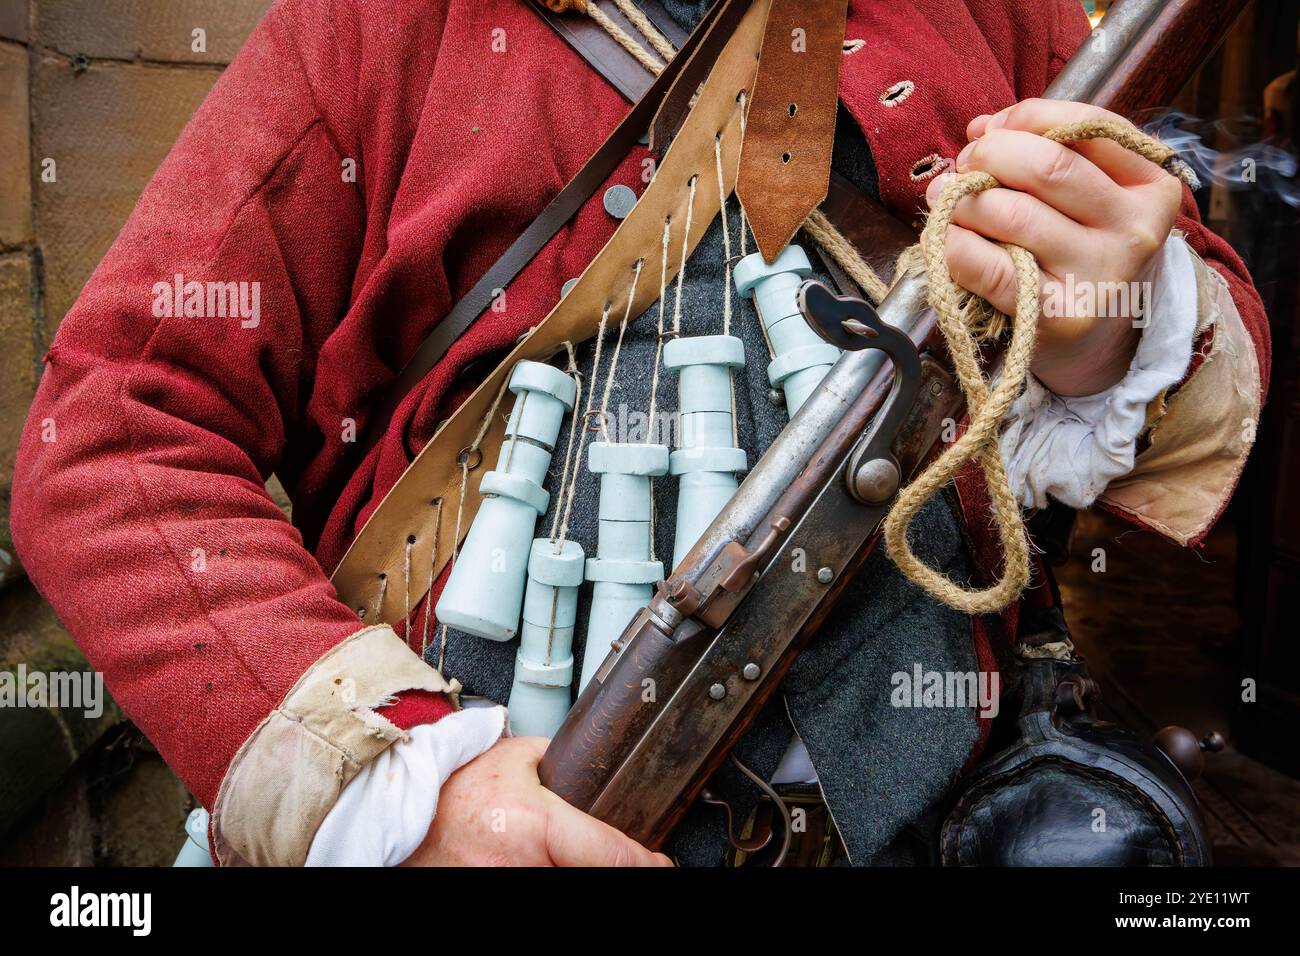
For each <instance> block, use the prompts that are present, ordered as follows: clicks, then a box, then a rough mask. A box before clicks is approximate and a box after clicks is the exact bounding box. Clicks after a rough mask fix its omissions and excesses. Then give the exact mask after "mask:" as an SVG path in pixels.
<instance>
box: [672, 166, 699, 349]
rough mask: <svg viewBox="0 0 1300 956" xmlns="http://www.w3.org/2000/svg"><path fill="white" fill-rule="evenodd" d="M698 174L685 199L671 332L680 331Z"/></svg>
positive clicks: (692, 181)
mask: <svg viewBox="0 0 1300 956" xmlns="http://www.w3.org/2000/svg"><path fill="white" fill-rule="evenodd" d="M698 179H699V177H698V176H692V177H691V180H690V186H691V194H690V196H689V197H687V200H686V225H685V226H684V227H683V228H682V259H681V262H680V263H678V265H677V298H676V299H675V300H674V301H673V334H674V335H681V332H682V284H683V283H684V282H685V280H686V254H687V252H688V251H689V249H690V245H691V217H692V215H693V214H694V212H695V186H696V181H697V180H698Z"/></svg>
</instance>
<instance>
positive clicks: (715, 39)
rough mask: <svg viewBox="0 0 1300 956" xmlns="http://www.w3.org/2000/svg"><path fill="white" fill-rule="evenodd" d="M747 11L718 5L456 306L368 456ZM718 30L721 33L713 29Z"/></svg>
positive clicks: (742, 1) (392, 394) (387, 413)
mask: <svg viewBox="0 0 1300 956" xmlns="http://www.w3.org/2000/svg"><path fill="white" fill-rule="evenodd" d="M749 5H750V0H727V2H723V3H718V4H717V5H716V7H715V9H714V10H711V11H710V12H709V14H708V15H707V16H706V17H705V18H704V20H702V21H701V23H700V25H699V27H697V28H696V30H695V31H694V32H693V33H692V34H691V36H690V37H689V38H688V39H687V40H686V43H685V45H684V46H683V47H682V49H681V52H680V53H679V54H678V55H677V56H676V57H674V58H673V61H672V62H671V63H669V64H668V66H667V68H665V69H664V71H663V72H662V73H660V74H659V76H658V77H656V78H655V79H654V80H653V81H652V82H651V83H650V86H649V89H647V90H646V91H645V95H644V96H642V97H641V99H640V100H638V101H637V103H636V105H634V106H633V107H632V110H631V112H629V113H628V114H627V117H626V118H625V119H624V120H623V121H622V122H621V123H619V124H618V126H617V127H616V128H615V130H614V132H612V133H610V134H609V137H608V138H607V139H606V140H605V142H604V143H602V144H601V147H600V149H598V150H596V152H595V154H594V155H593V156H592V157H591V159H589V160H588V161H587V163H586V165H584V166H583V167H582V169H580V170H579V171H578V173H577V175H575V176H574V177H573V179H571V180H570V181H569V183H568V185H566V186H565V187H564V189H563V190H562V191H561V192H560V194H559V195H558V196H556V197H555V199H553V200H552V201H551V204H550V205H549V206H547V207H546V209H544V210H543V211H542V214H541V215H540V216H538V217H537V218H536V219H534V220H533V221H532V223H530V224H529V226H528V228H527V229H525V230H524V231H523V233H522V234H520V236H519V238H518V239H516V240H515V241H514V242H513V243H512V244H511V245H510V248H509V249H507V250H506V251H505V253H503V254H502V256H501V258H500V259H498V260H497V261H496V262H494V263H493V264H492V265H491V266H490V267H489V268H488V270H487V272H485V273H483V275H482V277H481V278H480V279H479V280H478V282H476V283H474V286H473V288H471V289H470V290H469V292H467V293H466V294H465V296H464V298H462V299H461V300H460V301H459V302H457V303H456V304H455V305H454V306H452V308H451V311H450V312H448V313H447V315H446V316H445V317H444V318H443V320H442V321H441V322H439V323H438V324H437V325H436V326H434V328H433V331H432V332H430V333H429V335H428V336H427V337H426V338H425V340H424V341H423V342H421V343H420V347H419V348H418V349H416V350H415V354H414V355H412V356H411V358H410V359H409V360H408V361H407V363H406V365H405V366H404V367H403V368H402V371H401V373H400V374H399V375H398V377H397V381H395V382H394V383H393V384H392V385H391V386H390V387H389V389H388V392H387V393H386V394H385V396H384V400H383V401H382V402H381V403H380V404H379V406H378V407H377V408H376V409H375V411H374V412H372V413H371V415H370V417H369V419H368V420H367V422H366V428H365V432H364V433H363V435H362V438H361V440H360V441H359V442H358V443H357V447H358V449H359V451H360V454H361V455H362V456H364V455H365V454H366V453H368V452H369V451H370V449H371V448H373V447H374V446H375V444H376V443H377V442H378V441H379V438H380V437H381V436H382V435H383V433H384V431H385V430H386V429H387V428H388V424H389V422H390V421H391V420H392V418H393V413H394V412H396V411H397V406H398V405H399V404H401V402H402V399H404V398H405V397H406V396H407V395H408V394H409V393H410V392H411V390H412V389H413V388H415V386H416V385H418V384H419V383H420V382H421V381H423V379H424V377H425V376H426V375H427V374H429V371H430V370H431V369H432V368H433V367H434V366H435V365H436V364H437V363H438V362H439V360H441V359H442V357H443V356H444V355H446V354H447V350H448V349H449V348H451V346H452V343H454V342H455V341H456V340H457V339H458V338H460V336H461V335H462V333H464V331H465V330H466V329H467V328H469V327H470V324H471V323H472V322H473V321H474V320H475V319H476V318H478V317H479V315H481V314H482V313H483V312H484V311H485V310H486V309H487V308H488V306H490V305H491V304H492V298H493V296H494V295H495V293H496V290H498V289H504V288H505V287H506V286H507V285H509V283H510V282H511V281H512V280H513V279H514V278H515V277H516V276H517V275H519V273H520V272H522V271H523V270H524V267H525V266H527V265H528V263H530V262H532V260H533V258H534V257H535V256H536V255H537V253H538V252H540V251H541V250H542V247H543V246H545V245H546V244H547V243H548V242H550V241H551V239H552V238H553V237H554V236H555V234H556V233H557V232H559V231H560V229H561V228H563V226H564V224H565V223H567V222H568V221H569V220H570V219H571V218H573V215H574V214H575V213H576V212H577V211H578V210H579V209H580V208H581V207H582V205H583V203H585V202H586V201H587V200H588V199H590V198H591V195H592V193H594V192H595V191H596V190H597V189H598V188H599V187H600V185H601V184H602V183H603V182H605V180H606V179H608V178H609V176H610V174H611V173H613V171H614V169H615V167H617V166H618V164H619V163H620V162H622V161H623V159H624V158H625V157H626V156H627V154H628V153H629V152H630V151H631V149H632V147H633V146H635V145H636V143H637V140H639V139H640V138H641V137H642V135H644V134H645V132H646V131H647V130H648V129H649V127H650V124H651V121H652V120H653V119H654V117H655V116H656V114H657V113H658V112H659V108H660V105H661V104H662V103H663V102H664V101H665V98H666V96H667V94H668V92H669V90H670V89H672V88H673V85H674V83H675V81H676V80H677V79H678V78H679V77H680V78H681V79H682V82H683V84H684V85H686V86H688V87H689V88H690V89H692V90H694V89H695V88H696V87H697V86H698V85H699V84H700V83H701V82H702V81H703V80H704V77H705V76H706V75H707V73H708V71H709V67H710V65H711V64H712V63H713V61H714V60H715V59H716V57H717V55H718V51H719V50H720V49H721V48H722V45H723V44H724V43H725V42H726V40H727V38H728V36H729V35H730V31H731V28H734V25H735V23H736V22H737V21H738V20H739V18H740V16H741V15H742V14H743V13H744V12H745V10H746V9H747V8H748V7H749ZM541 9H544V8H541ZM583 19H586V18H583ZM548 22H552V23H554V18H552V17H549V16H548ZM588 22H589V21H588ZM715 25H716V26H717V27H718V29H714V26H715ZM597 29H599V28H597ZM602 35H603V31H602ZM607 39H608V38H607ZM611 42H612V41H611ZM620 50H621V48H620ZM579 52H581V51H579ZM696 54H698V55H696ZM583 55H584V56H585V55H586V54H585V53H584V54H583ZM625 55H626V54H625ZM629 59H630V57H629ZM633 62H635V61H633ZM638 69H640V67H638ZM642 73H643V74H644V73H645V71H644V70H642ZM611 82H612V81H611Z"/></svg>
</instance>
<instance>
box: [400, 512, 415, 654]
mask: <svg viewBox="0 0 1300 956" xmlns="http://www.w3.org/2000/svg"><path fill="white" fill-rule="evenodd" d="M413 547H415V536H414V535H407V536H406V558H405V560H404V561H403V563H402V625H403V627H404V628H405V630H404V632H403V635H404V636H405V637H406V638H407V641H406V643H407V644H408V645H409V644H410V643H411V641H410V637H411V549H412V548H413Z"/></svg>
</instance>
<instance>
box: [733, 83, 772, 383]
mask: <svg viewBox="0 0 1300 956" xmlns="http://www.w3.org/2000/svg"><path fill="white" fill-rule="evenodd" d="M745 101H746V97H745V91H744V90H741V91H740V142H741V144H742V145H743V144H744V142H745V117H746V115H747V111H746V109H745ZM736 177H737V178H739V177H740V154H739V152H737V154H736ZM736 205H737V206H739V207H740V256H739V257H738V258H740V259H743V258H745V256H747V255H748V254H749V246H748V243H747V242H746V241H745V234H746V232H747V230H746V228H745V225H746V222H747V220H746V217H745V205H744V203H739V202H738V203H736ZM728 262H730V259H728ZM727 274H728V275H730V274H731V272H730V269H728V272H727ZM727 284H728V286H730V284H731V283H727ZM754 324H755V325H757V326H758V332H759V334H760V335H761V336H763V345H764V346H766V347H767V357H768V358H769V359H774V358H776V349H775V348H773V346H772V339H771V337H770V336H769V335H768V334H767V326H766V325H764V324H763V320H762V319H760V318H759V317H758V313H757V312H755V313H754Z"/></svg>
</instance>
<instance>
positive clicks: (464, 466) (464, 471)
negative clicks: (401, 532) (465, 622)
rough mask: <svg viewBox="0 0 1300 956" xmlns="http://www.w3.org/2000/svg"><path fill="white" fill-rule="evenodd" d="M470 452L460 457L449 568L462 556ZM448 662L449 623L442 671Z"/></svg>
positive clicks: (442, 640) (442, 641) (442, 639)
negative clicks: (458, 494) (461, 533)
mask: <svg viewBox="0 0 1300 956" xmlns="http://www.w3.org/2000/svg"><path fill="white" fill-rule="evenodd" d="M469 454H470V453H468V452H467V453H465V454H463V455H462V456H461V459H460V496H459V497H458V498H457V501H456V530H455V532H454V534H453V537H452V539H451V540H452V545H451V560H450V561H448V562H447V567H448V568H454V567H455V566H456V558H458V557H459V556H460V519H461V516H462V515H463V514H464V513H465V488H466V486H467V485H468V484H469ZM446 662H447V625H446V624H443V625H442V628H441V634H440V635H439V638H438V671H439V673H441V672H442V668H443V665H444V664H445V663H446Z"/></svg>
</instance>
